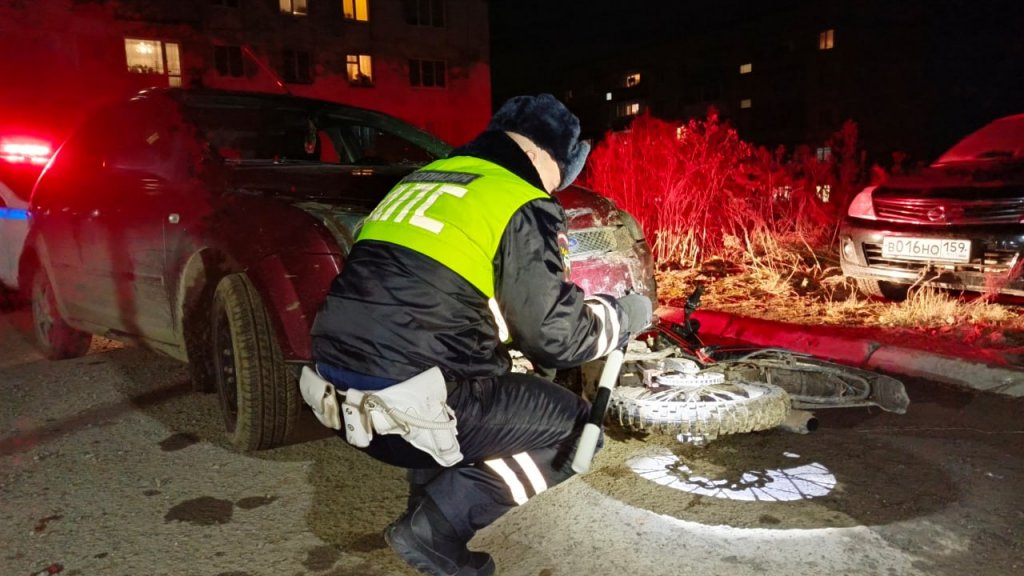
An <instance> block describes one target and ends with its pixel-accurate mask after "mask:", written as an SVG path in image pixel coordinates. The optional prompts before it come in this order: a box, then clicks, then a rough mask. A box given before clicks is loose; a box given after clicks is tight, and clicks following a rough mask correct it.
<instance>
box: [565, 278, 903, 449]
mask: <svg viewBox="0 0 1024 576" xmlns="http://www.w3.org/2000/svg"><path fill="white" fill-rule="evenodd" d="M702 292H703V287H701V286H698V287H697V289H696V290H694V292H693V293H692V294H691V295H690V297H689V298H688V299H687V302H686V306H685V308H684V316H683V317H684V321H683V322H682V323H677V322H668V321H666V320H664V319H661V318H659V317H658V316H657V315H655V318H654V320H653V328H652V329H651V330H649V331H648V332H646V333H644V334H641V335H639V337H638V338H636V339H635V340H633V341H632V342H630V343H629V344H628V346H627V347H626V350H625V354H624V358H623V362H622V367H621V372H620V374H619V377H618V379H617V382H616V384H615V385H614V386H613V387H612V388H611V391H610V398H609V400H608V410H607V419H608V420H610V421H613V422H617V423H618V424H620V425H621V426H622V427H623V428H625V429H627V430H641V431H647V432H650V433H653V434H662V435H664V434H668V435H673V436H675V437H676V438H677V439H678V440H679V441H681V442H687V443H692V444H697V445H701V444H705V443H707V442H710V441H712V440H714V439H716V438H718V437H719V436H724V435H728V434H739V433H745V432H755V431H759V430H768V429H772V428H781V429H783V430H788V431H792V432H799V433H807V432H810V431H812V430H814V429H815V428H816V427H817V420H816V419H815V418H814V414H813V412H812V411H813V410H819V409H826V408H828V409H832V408H853V407H864V406H877V407H879V408H881V409H882V410H886V411H889V412H894V413H897V414H903V413H905V412H906V410H907V406H908V404H909V403H910V399H909V398H908V397H907V393H906V390H905V389H904V386H903V383H902V382H900V381H899V380H896V379H895V378H892V377H889V376H886V375H883V374H879V373H877V372H872V371H869V370H862V369H859V368H855V367H852V366H845V365H841V364H836V363H834V362H829V361H827V360H823V359H820V358H816V357H814V356H811V355H807V354H800V353H796V352H792V351H789V350H785V349H781V348H764V347H751V346H746V345H741V344H736V343H732V344H730V343H716V344H713V345H709V344H706V343H705V342H704V341H703V340H702V339H701V337H700V336H699V335H698V330H699V327H700V326H699V322H698V321H697V320H696V319H694V318H691V315H692V313H693V311H694V310H696V308H697V307H698V306H699V305H700V297H701V294H702ZM603 368H604V366H603V365H602V363H601V362H595V363H591V364H588V365H586V366H584V367H583V368H581V369H580V371H579V373H578V374H577V375H576V377H577V378H579V379H580V380H579V382H578V383H576V385H577V386H579V387H580V388H581V389H582V392H583V393H584V394H585V395H587V396H588V397H591V398H593V397H595V396H597V394H596V392H597V391H598V383H599V380H601V372H602V370H603ZM605 378H606V379H607V376H606V377H605ZM605 394H606V395H607V393H605ZM595 404H597V403H596V402H595Z"/></svg>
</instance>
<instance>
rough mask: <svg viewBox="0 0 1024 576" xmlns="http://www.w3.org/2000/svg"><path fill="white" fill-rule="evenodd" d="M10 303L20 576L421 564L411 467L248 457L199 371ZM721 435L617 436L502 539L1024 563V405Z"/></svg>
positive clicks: (309, 431) (714, 559)
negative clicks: (42, 334)
mask: <svg viewBox="0 0 1024 576" xmlns="http://www.w3.org/2000/svg"><path fill="white" fill-rule="evenodd" d="M21 321H22V320H20V319H19V317H18V315H17V314H10V313H7V314H5V315H0V512H2V515H3V518H4V521H3V523H2V524H0V541H2V542H3V543H4V545H3V547H2V551H0V574H3V575H4V576H8V575H10V576H30V575H36V574H55V573H60V574H66V575H72V574H73V575H83V576H85V575H89V576H91V575H138V574H147V575H149V574H154V575H157V574H159V575H175V576H177V575H196V576H262V575H267V576H269V575H281V574H286V575H295V576H299V575H331V576H333V575H349V574H351V575H357V574H358V575H371V576H373V575H380V576H390V575H402V574H413V573H415V572H413V571H412V570H410V569H408V568H407V567H406V566H405V565H404V564H402V563H401V562H399V561H398V560H396V559H395V557H394V556H393V555H392V554H391V552H390V551H389V550H388V549H387V548H386V547H385V545H384V542H383V538H382V537H381V532H382V530H383V529H384V527H385V526H386V525H387V523H388V522H390V521H391V520H392V519H393V518H394V517H396V516H397V515H398V514H399V513H400V512H401V511H402V507H403V505H404V499H405V488H404V482H403V478H404V474H403V472H402V471H401V470H398V469H395V468H391V467H388V466H385V465H382V464H379V463H377V462H375V461H373V460H371V459H369V458H367V457H365V456H364V455H362V454H361V453H359V452H357V451H355V450H354V449H351V448H349V447H348V446H346V445H345V444H344V443H343V442H341V441H340V440H337V439H335V438H333V437H329V436H327V435H325V434H324V432H323V430H322V429H321V428H319V427H318V426H316V424H315V421H313V419H312V418H311V417H309V418H307V419H306V420H305V421H304V423H303V426H302V428H301V430H300V433H299V434H298V435H297V438H296V439H295V441H294V443H293V444H291V445H289V446H285V447H282V448H278V449H275V450H270V451H266V452H260V453H255V454H238V453H236V452H234V451H232V450H231V449H230V448H229V447H228V446H227V445H226V444H225V443H224V441H223V439H222V436H221V433H220V416H219V414H218V411H217V401H216V398H215V397H214V396H212V395H198V394H193V393H191V392H189V387H188V383H187V375H186V371H185V368H184V366H182V365H180V364H177V363H175V362H173V361H170V360H166V359H163V358H161V357H159V356H156V355H154V354H152V353H149V352H147V351H144V350H140V349H136V348H131V347H122V346H120V345H118V344H115V343H111V342H109V341H105V340H97V342H96V343H95V344H94V347H93V349H92V350H91V352H90V354H89V355H87V356H85V357H83V358H79V359H76V360H70V361H64V362H58V363H54V362H47V361H45V360H42V359H41V358H40V357H39V356H38V355H37V354H36V353H35V352H34V351H33V350H32V349H31V347H30V346H28V345H27V343H26V342H25V340H24V338H22V337H21V335H20V334H19V333H18V332H17V331H16V330H14V329H13V328H12V325H14V324H18V323H19V322H21ZM908 389H909V390H910V392H911V399H912V404H911V410H910V411H909V412H908V413H907V414H906V415H903V416H895V415H891V414H886V413H882V412H879V411H877V410H866V409H864V410H861V409H857V410H848V411H842V412H831V413H827V412H824V411H823V412H819V417H820V418H821V424H822V425H821V429H819V431H817V432H815V433H813V434H810V435H794V434H788V433H783V432H779V431H769V432H764V433H756V434H745V435H741V436H735V437H726V438H721V439H719V440H716V441H715V442H713V443H711V444H710V445H708V446H706V447H703V448H696V447H693V446H689V445H683V444H679V443H676V442H675V441H674V440H672V439H669V438H664V437H651V436H646V437H645V436H642V435H636V434H627V433H625V432H622V431H621V430H617V429H616V428H614V427H611V428H610V429H609V437H608V442H607V446H606V448H605V449H604V450H602V451H601V452H600V453H599V454H598V457H597V460H596V461H595V466H594V469H593V470H592V471H591V472H590V473H589V474H587V475H584V476H581V477H577V478H574V479H572V480H570V481H568V482H566V483H564V484H562V485H560V486H558V487H557V488H554V489H552V490H549V491H548V492H545V493H544V494H541V495H540V496H538V497H537V498H535V499H534V500H533V501H531V502H530V503H529V504H528V505H526V506H523V507H521V508H518V509H516V510H513V511H512V512H510V513H509V514H507V515H506V516H505V517H503V518H501V519H500V520H499V521H498V522H496V523H495V524H494V525H492V526H490V527H488V528H486V529H485V530H483V531H481V532H480V533H479V534H478V535H477V538H476V539H474V541H473V542H472V543H471V546H472V547H474V548H478V549H484V550H488V551H490V552H491V553H492V554H493V555H494V556H495V559H496V561H497V565H498V567H499V574H503V575H523V576H526V575H538V576H541V575H542V576H554V575H566V576H570V575H578V574H591V575H613V574H614V575H618V574H632V573H637V574H649V575H655V576H657V575H666V576H668V575H680V574H704V575H707V574H710V575H716V574H721V575H726V574H728V575H740V576H743V575H748V574H749V575H754V574H787V575H792V574H811V573H821V572H824V573H835V574H850V575H861V574H863V575H868V574H871V575H874V574H883V573H888V574H901V575H902V574H907V575H925V574H928V575H947V574H948V575H954V574H956V575H959V574H963V573H972V574H979V575H1002V574H1019V573H1022V572H1024V560H1022V559H1024V545H1022V542H1024V501H1022V500H1021V498H1020V493H1019V487H1020V486H1021V485H1024V460H1022V459H1024V434H1022V431H1021V423H1020V414H1021V413H1022V409H1024V402H1022V401H1020V399H1007V398H1005V397H999V396H993V395H985V394H979V393H973V392H967V391H963V390H957V389H950V388H946V387H940V386H934V385H931V384H928V383H924V382H909V383H908Z"/></svg>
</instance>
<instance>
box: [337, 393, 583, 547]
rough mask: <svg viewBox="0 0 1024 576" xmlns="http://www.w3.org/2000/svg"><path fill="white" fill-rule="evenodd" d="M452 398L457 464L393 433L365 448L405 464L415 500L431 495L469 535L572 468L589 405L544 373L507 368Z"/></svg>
mask: <svg viewBox="0 0 1024 576" xmlns="http://www.w3.org/2000/svg"><path fill="white" fill-rule="evenodd" d="M448 405H449V406H451V407H452V409H454V410H455V417H456V418H457V420H458V426H457V429H458V440H459V446H460V449H461V451H462V454H463V460H462V462H460V463H458V464H456V465H455V466H452V467H450V468H445V467H443V466H440V465H439V464H437V462H435V461H434V459H433V458H432V457H430V456H429V455H428V454H426V453H425V452H422V451H421V450H419V449H417V448H415V447H414V446H412V445H411V444H409V443H407V442H406V441H405V440H404V439H402V437H401V436H398V435H395V434H388V435H381V434H375V435H374V437H373V441H372V442H371V443H370V445H369V446H368V447H366V448H365V449H363V451H365V452H366V453H368V454H370V455H371V456H373V457H374V458H376V459H378V460H381V461H382V462H386V463H388V464H392V465H395V466H401V467H403V468H408V469H409V473H408V476H409V484H410V486H409V494H410V505H415V504H416V501H417V500H418V499H419V498H421V497H422V496H423V495H429V496H430V498H431V499H432V500H433V501H434V502H435V503H436V504H437V505H438V507H439V508H440V509H441V511H442V512H443V513H444V515H445V517H446V518H447V519H448V521H449V522H450V523H451V524H452V526H454V527H455V529H456V531H457V532H458V533H459V536H460V537H462V538H463V539H464V540H466V541H468V540H469V539H470V538H472V537H473V534H475V533H476V531H477V530H479V529H481V528H483V527H484V526H487V525H488V524H490V523H492V522H494V521H495V520H497V519H498V517H500V516H501V515H502V514H504V513H505V512H507V511H509V510H510V509H512V508H513V507H515V506H517V505H519V504H523V503H524V502H526V501H527V500H528V499H529V498H530V497H532V496H535V495H536V494H539V493H540V492H543V491H544V490H546V489H547V488H550V487H552V486H555V485H556V484H559V483H560V482H562V481H564V480H566V479H568V478H569V477H570V476H572V475H573V471H572V468H571V464H572V457H573V453H574V452H575V448H576V443H577V441H578V440H579V435H580V433H581V432H582V430H583V425H584V424H585V423H586V420H587V416H588V415H589V412H590V406H589V404H588V403H587V402H586V401H585V400H583V399H582V398H581V397H580V396H579V395H577V394H575V393H573V392H571V391H569V390H568V389H566V388H564V387H562V386H560V385H558V384H555V383H553V382H551V381H549V380H546V379H544V378H540V377H537V376H531V375H528V374H519V373H510V374H506V375H504V376H501V377H497V378H489V379H483V380H472V381H468V382H464V383H460V384H458V385H457V386H455V387H454V388H453V389H452V390H451V391H450V392H449V394H448ZM342 437H344V436H342Z"/></svg>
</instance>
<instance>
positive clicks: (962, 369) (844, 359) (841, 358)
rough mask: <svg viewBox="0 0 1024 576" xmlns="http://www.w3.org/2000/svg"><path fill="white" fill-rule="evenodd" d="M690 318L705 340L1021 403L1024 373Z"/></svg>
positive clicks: (842, 339) (769, 327)
mask: <svg viewBox="0 0 1024 576" xmlns="http://www.w3.org/2000/svg"><path fill="white" fill-rule="evenodd" d="M657 313H658V316H659V317H661V318H662V319H664V320H667V321H670V322H682V319H683V310H682V309H681V308H674V307H665V306H663V307H660V308H658V311H657ZM693 317H694V318H695V319H696V320H698V321H700V332H701V333H703V334H705V335H715V336H719V337H724V338H732V339H735V340H739V341H742V342H746V343H748V344H752V345H755V346H776V347H779V348H786V349H788V350H792V351H794V352H802V353H804V354H811V355H813V356H817V357H819V358H825V359H827V360H831V361H833V362H837V363H839V364H847V365H850V366H856V367H859V368H870V369H876V370H880V371H884V372H888V373H890V374H899V375H904V376H911V377H917V378H926V379H929V380H935V381H938V382H944V383H947V384H954V385H958V386H964V387H967V388H973V389H976V390H982V391H985V392H991V393H994V394H1003V395H1006V396H1012V397H1017V398H1020V397H1024V368H1015V367H1012V366H1001V365H998V364H995V363H988V362H978V361H975V360H971V359H967V358H959V357H953V356H947V355H942V354H936V353H934V352H930V351H928V350H921V349H917V348H908V347H904V346H892V345H886V344H882V343H880V342H876V341H873V340H871V339H868V338H864V337H862V336H859V335H857V336H853V335H850V334H848V333H846V334H844V332H843V329H842V328H836V327H825V326H807V325H803V324H788V323H784V322H773V321H770V320H761V319H758V318H745V317H742V316H735V315H732V314H726V313H723V312H716V311H710V310H698V311H696V312H694V315H693Z"/></svg>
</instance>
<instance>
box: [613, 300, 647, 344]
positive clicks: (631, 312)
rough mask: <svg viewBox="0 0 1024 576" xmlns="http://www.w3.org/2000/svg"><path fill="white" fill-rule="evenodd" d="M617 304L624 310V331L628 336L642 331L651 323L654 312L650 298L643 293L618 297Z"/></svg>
mask: <svg viewBox="0 0 1024 576" xmlns="http://www.w3.org/2000/svg"><path fill="white" fill-rule="evenodd" d="M618 303H619V306H620V307H621V308H622V309H623V310H624V311H625V312H626V319H627V320H626V326H625V328H626V331H627V332H629V335H630V337H633V336H636V335H637V334H639V333H640V332H643V330H644V329H645V328H647V327H648V326H650V325H651V316H652V315H653V313H654V310H653V306H652V305H651V299H650V298H648V297H647V296H644V295H643V294H626V295H625V296H623V297H622V298H619V299H618Z"/></svg>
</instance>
